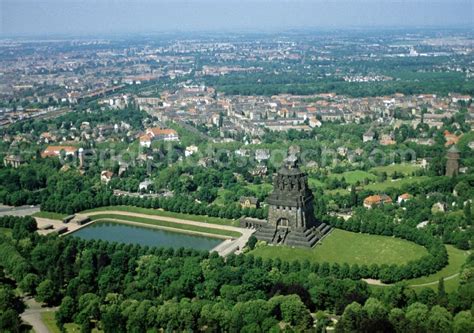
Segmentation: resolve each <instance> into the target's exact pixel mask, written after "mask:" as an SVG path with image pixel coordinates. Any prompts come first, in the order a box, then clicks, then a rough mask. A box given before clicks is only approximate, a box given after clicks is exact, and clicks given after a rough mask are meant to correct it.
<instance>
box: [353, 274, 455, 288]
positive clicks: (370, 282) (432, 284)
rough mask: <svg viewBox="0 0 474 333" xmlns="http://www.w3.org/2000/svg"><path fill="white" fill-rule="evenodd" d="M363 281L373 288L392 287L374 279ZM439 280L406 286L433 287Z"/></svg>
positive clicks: (391, 284) (390, 284)
mask: <svg viewBox="0 0 474 333" xmlns="http://www.w3.org/2000/svg"><path fill="white" fill-rule="evenodd" d="M458 275H459V273H456V274H453V275H450V276H448V277H445V278H444V281H447V280H451V279H454V278H455V277H456V276H458ZM362 280H363V281H365V282H367V283H368V284H371V285H374V286H393V283H383V282H382V281H380V280H375V279H362ZM438 282H439V280H436V281H433V282H427V283H422V284H410V285H408V286H409V287H427V286H434V285H437V284H438Z"/></svg>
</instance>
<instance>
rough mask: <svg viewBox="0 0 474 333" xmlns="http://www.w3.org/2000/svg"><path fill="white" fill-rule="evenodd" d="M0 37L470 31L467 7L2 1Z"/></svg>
mask: <svg viewBox="0 0 474 333" xmlns="http://www.w3.org/2000/svg"><path fill="white" fill-rule="evenodd" d="M0 12H1V14H0V20H1V22H0V35H2V36H22V35H23V36H28V35H32V36H33V35H44V36H47V35H91V34H121V33H124V34H126V33H157V32H203V31H206V32H224V31H252V32H257V33H258V32H268V31H286V30H291V29H318V28H319V29H349V28H369V29H370V28H379V27H380V28H381V27H384V28H430V27H443V28H450V27H466V28H473V26H474V25H473V23H474V14H473V1H470V0H451V1H450V0H438V1H428V0H417V1H403V0H401V1H400V0H399V1H393V0H379V1H375V0H353V1H347V0H326V1H324V0H315V1H311V0H296V1H291V0H276V1H270V0H242V1H237V0H221V1H218V0H188V1H181V0H180V1H171V0H157V1H151V0H129V1H124V0H62V1H61V0H37V1H32V0H0Z"/></svg>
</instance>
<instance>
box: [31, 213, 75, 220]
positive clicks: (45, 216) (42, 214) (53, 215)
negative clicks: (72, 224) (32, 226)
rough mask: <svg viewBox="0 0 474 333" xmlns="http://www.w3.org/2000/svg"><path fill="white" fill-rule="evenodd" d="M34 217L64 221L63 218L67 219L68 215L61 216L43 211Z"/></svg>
mask: <svg viewBox="0 0 474 333" xmlns="http://www.w3.org/2000/svg"><path fill="white" fill-rule="evenodd" d="M32 216H34V217H42V218H45V219H51V220H62V219H63V218H65V217H66V216H68V215H67V214H61V213H55V212H43V211H41V212H37V213H34V214H33V215H32Z"/></svg>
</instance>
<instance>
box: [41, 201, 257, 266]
mask: <svg viewBox="0 0 474 333" xmlns="http://www.w3.org/2000/svg"><path fill="white" fill-rule="evenodd" d="M104 214H107V215H122V216H124V217H126V216H129V217H141V218H146V219H149V220H157V221H167V222H172V223H177V224H187V225H193V226H199V227H205V228H213V229H219V230H228V231H234V232H238V233H240V234H241V235H242V236H240V237H239V238H237V239H231V238H230V237H226V238H227V239H226V240H225V241H223V242H222V243H221V244H219V245H218V246H216V247H215V248H213V249H212V250H211V252H213V251H216V252H217V253H219V255H221V256H223V257H225V256H227V255H229V254H231V253H234V252H237V253H238V252H240V251H241V250H242V249H243V248H244V246H245V244H247V241H248V240H249V238H250V236H251V235H252V234H253V233H254V232H255V230H252V229H245V228H239V227H233V226H229V225H221V224H213V223H205V222H197V221H190V220H185V219H179V218H174V217H167V216H158V215H150V214H142V213H133V212H124V211H115V210H104V211H94V212H89V213H85V214H82V215H87V216H89V217H92V216H95V215H104ZM100 220H108V221H115V222H120V223H127V224H136V225H140V226H145V227H149V228H150V227H152V228H153V227H156V228H160V229H165V230H166V229H167V230H171V231H176V232H181V233H183V232H184V233H190V234H197V235H204V236H213V237H220V238H222V237H225V236H219V235H211V234H208V233H203V232H195V231H192V230H183V229H174V228H171V227H163V226H153V225H150V224H146V223H140V222H134V221H128V220H121V219H116V218H110V219H109V218H103V219H100ZM36 221H37V222H38V227H41V226H44V225H47V224H51V225H53V226H54V229H51V230H40V233H47V232H54V231H55V230H56V229H58V228H59V227H63V226H67V227H68V231H67V232H66V233H64V234H63V235H68V234H71V233H73V232H75V231H77V230H79V229H81V228H84V227H86V226H88V225H90V224H91V223H94V222H95V221H92V222H89V223H86V224H84V225H77V224H71V223H68V224H64V223H63V222H62V221H60V220H51V219H44V218H38V217H37V218H36ZM96 221H99V220H96Z"/></svg>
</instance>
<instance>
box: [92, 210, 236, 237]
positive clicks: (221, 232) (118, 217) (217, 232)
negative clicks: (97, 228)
mask: <svg viewBox="0 0 474 333" xmlns="http://www.w3.org/2000/svg"><path fill="white" fill-rule="evenodd" d="M90 218H91V219H92V220H99V219H101V220H106V219H109V220H114V221H116V220H123V221H130V222H138V223H143V224H149V225H154V226H162V227H166V228H173V229H179V230H183V231H184V230H186V231H195V232H201V233H207V234H214V235H220V236H229V237H235V238H238V237H240V236H241V234H240V233H239V232H236V231H231V230H222V229H216V228H208V227H201V226H196V225H190V224H181V223H173V222H169V221H161V220H157V219H148V218H143V217H138V216H128V215H120V214H97V215H92V216H90Z"/></svg>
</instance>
